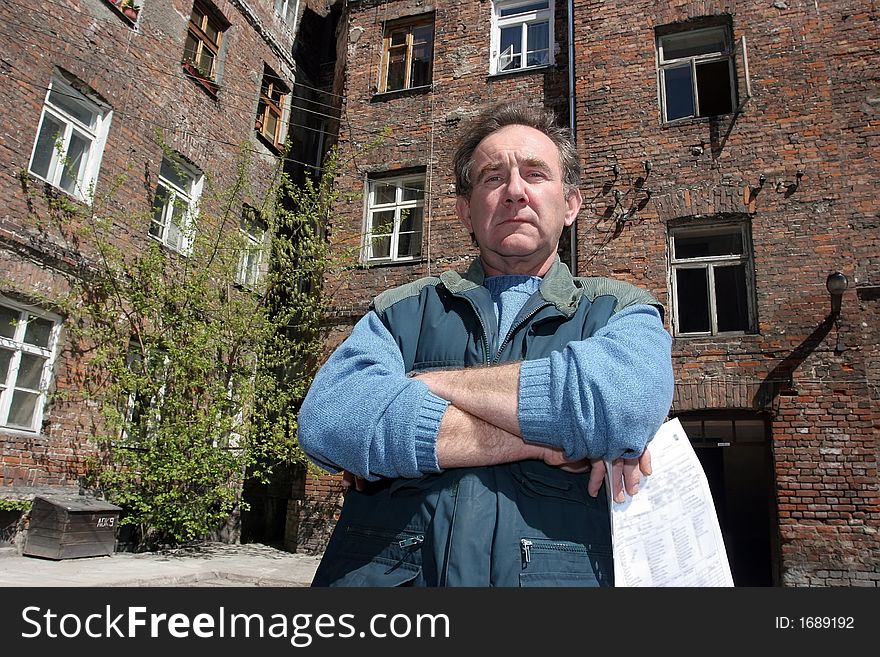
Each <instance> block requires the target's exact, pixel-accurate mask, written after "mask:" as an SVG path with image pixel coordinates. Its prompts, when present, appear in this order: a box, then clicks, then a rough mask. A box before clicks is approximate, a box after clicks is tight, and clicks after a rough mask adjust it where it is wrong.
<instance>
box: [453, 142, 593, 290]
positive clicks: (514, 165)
mask: <svg viewBox="0 0 880 657" xmlns="http://www.w3.org/2000/svg"><path fill="white" fill-rule="evenodd" d="M471 180H472V181H473V190H472V191H471V195H470V198H465V197H463V196H459V197H458V199H457V200H456V204H455V209H456V212H457V214H458V217H459V219H461V222H462V223H463V224H464V226H465V228H467V229H468V230H469V231H470V232H472V233H473V234H474V237H475V238H476V240H477V244H478V245H479V247H480V255H481V256H482V260H483V264H484V266H485V269H486V273H487V274H489V275H493V274H533V275H537V276H542V275H543V274H544V273H546V271H547V270H548V269H549V268H550V266H551V265H552V264H553V262H554V261H555V259H556V250H557V247H558V245H559V237H560V235H561V234H562V229H563V228H564V227H565V226H569V225H571V224H572V222H573V221H574V220H575V217H576V216H577V213H578V210H580V207H581V202H582V200H581V194H580V192H579V191H578V190H574V191H572V192H570V193H569V194H568V195H567V196H566V194H565V191H564V188H563V177H562V166H561V165H560V162H559V151H558V149H557V148H556V145H555V144H554V143H553V142H552V141H551V139H550V138H549V137H548V136H547V135H545V134H544V133H543V132H541V131H539V130H535V129H534V128H529V127H527V126H522V125H509V126H505V127H504V128H501V129H500V130H498V131H496V132H493V133H492V134H491V135H489V136H488V137H486V138H485V139H483V141H481V142H480V143H479V145H478V146H477V148H476V150H475V151H474V156H473V164H472V168H471Z"/></svg>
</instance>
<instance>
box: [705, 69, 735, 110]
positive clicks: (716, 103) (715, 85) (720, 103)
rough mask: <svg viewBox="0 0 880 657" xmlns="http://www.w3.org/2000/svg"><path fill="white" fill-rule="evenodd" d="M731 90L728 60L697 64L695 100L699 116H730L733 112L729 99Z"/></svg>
mask: <svg viewBox="0 0 880 657" xmlns="http://www.w3.org/2000/svg"><path fill="white" fill-rule="evenodd" d="M731 88H732V85H731V80H730V62H729V61H728V60H726V59H725V60H723V61H720V62H707V63H705V64H697V98H698V99H699V104H700V116H718V115H719V114H730V113H731V112H732V111H733V103H732V102H731V99H730V90H731Z"/></svg>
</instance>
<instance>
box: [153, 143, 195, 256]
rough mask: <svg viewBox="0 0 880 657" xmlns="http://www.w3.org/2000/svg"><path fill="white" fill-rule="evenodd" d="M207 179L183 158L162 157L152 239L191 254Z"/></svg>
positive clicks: (154, 205)
mask: <svg viewBox="0 0 880 657" xmlns="http://www.w3.org/2000/svg"><path fill="white" fill-rule="evenodd" d="M203 179H204V176H203V175H202V173H201V172H200V171H198V170H197V169H196V168H195V167H194V166H192V165H190V164H188V163H186V162H184V161H183V159H182V158H180V157H173V156H166V157H163V158H162V165H161V167H160V169H159V181H158V183H157V184H156V193H155V195H154V196H153V214H152V219H151V221H150V237H152V238H154V239H156V240H158V241H160V242H162V243H163V244H165V246H167V247H169V248H171V249H174V250H175V251H177V252H179V253H182V254H184V255H187V254H188V253H189V252H190V250H191V248H192V241H193V236H194V232H195V229H194V224H195V217H196V213H197V206H198V200H199V196H200V195H201V192H202V185H203Z"/></svg>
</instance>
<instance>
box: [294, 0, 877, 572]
mask: <svg viewBox="0 0 880 657" xmlns="http://www.w3.org/2000/svg"><path fill="white" fill-rule="evenodd" d="M877 18H878V16H877V14H876V11H875V10H873V9H868V8H866V7H865V6H864V5H863V4H860V3H857V2H834V3H832V5H831V6H830V7H820V6H819V5H815V4H813V3H804V2H792V1H787V2H774V3H757V2H748V1H746V2H735V1H733V0H720V1H712V0H693V1H676V2H670V3H664V4H662V5H658V4H657V3H653V2H640V1H636V2H602V3H599V2H596V1H595V0H590V1H587V0H573V1H572V2H555V3H554V2H552V0H551V1H549V2H531V1H528V2H527V1H524V0H517V1H503V0H495V1H494V2H493V1H491V0H474V1H470V2H449V1H445V0H435V1H434V2H429V1H423V0H384V1H380V0H363V1H350V2H348V3H347V5H346V8H345V11H344V13H343V15H342V19H341V29H340V30H339V42H338V43H339V50H338V53H339V60H340V63H341V68H342V69H343V70H344V77H343V78H342V79H341V80H338V81H337V82H338V84H339V85H340V86H338V87H337V88H338V89H339V93H340V94H341V102H342V108H341V117H342V118H341V121H340V130H339V146H340V152H341V153H342V155H343V160H344V162H345V166H344V169H343V171H342V172H341V175H340V176H339V179H338V185H339V188H340V189H341V190H343V191H344V192H347V193H351V194H352V195H354V196H350V197H347V198H345V199H344V200H342V201H341V202H340V203H339V205H338V208H337V211H336V213H335V214H334V224H333V231H332V239H333V243H334V246H335V247H337V249H338V250H340V252H341V251H343V250H345V249H354V250H355V251H357V256H356V257H358V258H359V262H360V263H361V264H362V265H369V266H360V267H356V268H353V269H352V270H350V271H347V272H346V273H345V274H344V275H343V276H331V277H328V279H327V289H328V291H329V292H330V294H332V296H333V299H334V303H335V308H336V314H335V316H334V318H333V322H332V325H331V326H330V336H331V337H330V340H329V345H328V346H330V347H332V346H335V345H336V344H338V343H339V341H341V340H342V339H343V338H344V337H345V336H346V335H347V334H348V332H349V331H350V329H351V326H352V325H353V323H354V322H355V321H356V320H357V319H358V318H359V317H360V316H362V315H363V313H364V312H365V310H366V308H367V304H368V302H369V299H370V298H371V297H372V296H373V295H374V294H376V293H378V292H379V291H381V290H383V289H385V288H388V287H390V286H393V285H397V284H399V283H403V282H405V281H408V280H411V279H413V278H415V277H419V276H426V275H437V274H439V273H440V272H441V271H443V270H444V269H446V268H457V269H463V268H465V267H466V266H467V264H468V262H469V260H470V259H471V258H472V257H473V255H474V249H473V248H472V246H471V245H470V243H469V238H468V236H467V235H466V234H465V231H464V230H463V229H462V228H461V226H460V225H459V223H458V221H457V219H456V218H455V214H454V192H453V176H452V172H451V167H450V162H451V151H452V148H453V145H454V140H455V136H456V130H457V128H458V127H459V125H460V123H461V120H462V119H464V118H466V117H469V116H472V115H474V114H476V113H477V112H478V111H480V110H482V109H483V108H485V107H487V106H488V105H489V104H490V103H492V102H493V101H497V100H502V99H527V100H529V101H530V102H533V103H535V104H537V105H544V106H546V107H550V108H552V109H554V110H556V111H557V112H558V113H559V114H560V116H561V117H562V120H563V121H566V122H568V123H569V124H570V125H571V126H572V127H573V128H574V132H575V135H576V139H577V144H578V148H579V151H580V154H581V160H582V164H583V166H584V177H583V185H582V193H583V195H584V199H585V204H584V207H583V209H582V211H581V213H580V215H579V218H578V221H577V223H576V227H575V230H574V231H573V235H572V237H571V240H570V242H568V244H571V245H572V246H573V248H571V249H567V251H569V252H567V253H565V254H564V256H565V259H566V260H568V261H569V262H570V263H571V264H572V267H573V269H574V270H575V272H576V273H577V274H579V275H606V276H612V277H616V278H621V279H623V280H627V281H629V282H632V283H635V284H637V285H640V286H642V287H645V288H647V289H648V290H650V291H651V292H653V293H654V294H655V295H656V296H657V297H658V298H659V299H660V300H661V301H662V302H663V304H664V306H665V308H666V322H667V326H668V328H669V330H670V332H671V333H672V334H673V336H674V346H673V358H674V365H675V375H676V393H675V398H674V401H673V406H672V408H671V409H670V416H676V417H679V418H680V419H681V421H682V422H683V424H684V426H685V428H686V430H687V431H688V435H689V436H690V438H691V440H692V441H693V443H694V444H695V447H696V448H697V452H698V455H699V456H700V458H701V460H702V462H703V465H704V468H705V470H706V472H707V475H708V477H709V480H710V484H711V486H712V488H713V493H714V496H715V501H716V507H717V508H718V513H719V518H720V520H721V523H722V530H723V532H724V534H725V538H726V542H727V546H728V553H729V556H730V559H731V564H732V569H733V573H734V578H735V581H736V582H737V584H739V585H758V586H760V585H778V586H826V585H853V586H877V584H878V581H880V570H878V542H877V529H878V511H880V509H878V479H877V454H878V449H877V428H878V425H880V415H878V410H877V408H878V404H877V402H878V388H877V381H878V378H877V374H878V364H877V363H878V358H877V356H878V342H880V340H878V337H880V336H878V332H877V322H876V319H877V313H878V310H877V291H878V289H880V288H878V286H880V271H878V253H880V248H878V247H880V232H878V215H880V201H878V200H877V196H876V192H875V190H874V189H873V187H874V185H873V181H874V180H876V178H877V176H878V173H880V171H878V162H880V158H878V146H880V121H878V114H877V113H878V107H880V100H878V99H880V86H878V75H877V71H878V70H880V67H878V64H880V49H878V46H877V44H878V43H880V41H878V36H880V34H878V27H877V25H878V21H877ZM572 35H573V36H572ZM572 64H573V65H572ZM380 134H382V135H384V136H383V137H382V138H381V139H378V140H377V139H376V136H377V135H380ZM837 271H839V272H842V273H844V274H845V275H846V278H847V281H848V287H847V288H846V290H845V291H844V292H843V294H842V299H841V305H840V312H839V313H836V314H834V313H832V312H831V296H830V294H829V291H828V290H827V289H826V278H827V277H828V275H829V274H831V273H832V272H837ZM339 501H340V488H339V481H338V478H335V477H330V476H326V477H308V478H307V479H306V482H305V487H304V497H303V500H302V503H301V506H300V508H299V513H300V518H301V522H300V526H299V530H298V532H299V534H298V547H299V549H300V550H305V551H309V550H311V551H319V550H320V549H321V548H322V547H323V545H324V544H325V542H326V539H327V537H328V535H329V531H330V529H331V528H332V524H333V523H332V520H330V521H327V520H326V518H327V517H328V511H335V510H336V509H337V508H338V503H339Z"/></svg>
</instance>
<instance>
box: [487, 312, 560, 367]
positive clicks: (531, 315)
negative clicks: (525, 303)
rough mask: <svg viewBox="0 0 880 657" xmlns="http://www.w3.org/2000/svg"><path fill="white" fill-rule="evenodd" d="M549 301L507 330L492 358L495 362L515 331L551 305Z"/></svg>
mask: <svg viewBox="0 0 880 657" xmlns="http://www.w3.org/2000/svg"><path fill="white" fill-rule="evenodd" d="M551 305H553V304H551V303H550V302H549V301H545V302H543V303H541V304H540V305H538V306H536V307H535V308H533V309H532V310H531V311H530V312H529V313H528V314H527V315H526V316H525V317H522V318H521V319H520V320H519V321H518V322H516V323H515V324H514V325H513V326H511V327H510V330H509V331H507V335H505V336H504V340H502V341H501V345H500V346H499V347H498V352H497V353H496V354H495V358H493V359H492V362H493V363H497V362H498V359H499V358H500V357H501V352H502V351H504V347H506V346H507V343H508V342H510V338H511V336H512V335H513V334H514V332H515V331H516V330H517V329H518V328H519V327H520V326H522V325H523V324H525V323H526V322H527V321H529V320H530V319H531V318H532V317H534V316H535V315H537V314H538V312H540V311H541V310H543V309H544V308H546V307H547V306H551ZM481 321H482V320H481Z"/></svg>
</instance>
